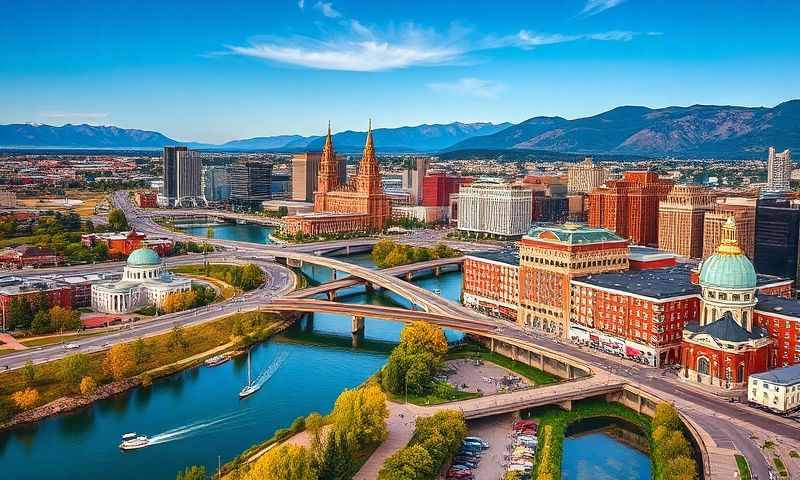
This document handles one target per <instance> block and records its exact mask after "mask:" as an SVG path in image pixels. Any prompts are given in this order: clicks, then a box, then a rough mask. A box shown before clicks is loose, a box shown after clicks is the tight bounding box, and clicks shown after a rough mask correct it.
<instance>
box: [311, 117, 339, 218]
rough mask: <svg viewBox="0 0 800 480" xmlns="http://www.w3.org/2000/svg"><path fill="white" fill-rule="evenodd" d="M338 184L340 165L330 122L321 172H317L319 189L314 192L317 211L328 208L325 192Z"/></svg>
mask: <svg viewBox="0 0 800 480" xmlns="http://www.w3.org/2000/svg"><path fill="white" fill-rule="evenodd" d="M338 186H339V166H338V165H337V163H336V152H335V151H334V150H333V137H332V136H331V123H330V122H328V135H327V136H326V137H325V146H323V147H322V156H321V158H320V160H319V173H317V190H316V191H315V192H314V211H315V212H324V211H325V210H326V206H325V194H326V193H328V192H332V191H334V190H335V189H336V187H338Z"/></svg>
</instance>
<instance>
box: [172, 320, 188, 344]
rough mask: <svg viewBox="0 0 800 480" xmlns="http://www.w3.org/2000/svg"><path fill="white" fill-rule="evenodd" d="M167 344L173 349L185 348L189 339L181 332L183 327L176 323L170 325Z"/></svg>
mask: <svg viewBox="0 0 800 480" xmlns="http://www.w3.org/2000/svg"><path fill="white" fill-rule="evenodd" d="M169 346H170V348H171V349H173V350H176V349H178V348H180V349H181V350H185V349H186V347H188V346H189V341H188V340H187V339H186V335H184V333H183V328H181V326H180V325H178V324H177V323H176V324H175V325H173V326H172V332H170V334H169Z"/></svg>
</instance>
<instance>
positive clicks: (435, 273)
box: [433, 267, 442, 277]
mask: <svg viewBox="0 0 800 480" xmlns="http://www.w3.org/2000/svg"><path fill="white" fill-rule="evenodd" d="M433 274H434V275H435V276H437V277H438V276H439V275H441V274H442V267H435V268H434V269H433Z"/></svg>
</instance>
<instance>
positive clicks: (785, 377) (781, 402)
mask: <svg viewBox="0 0 800 480" xmlns="http://www.w3.org/2000/svg"><path fill="white" fill-rule="evenodd" d="M747 401H749V402H750V403H754V404H756V405H760V406H762V407H765V408H768V409H770V410H772V411H774V412H778V413H789V412H793V411H795V410H797V409H798V408H800V365H792V366H790V367H783V368H777V369H775V370H770V371H768V372H763V373H756V374H754V375H750V379H749V381H748V385H747Z"/></svg>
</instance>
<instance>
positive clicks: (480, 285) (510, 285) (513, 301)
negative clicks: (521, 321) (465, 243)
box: [462, 251, 519, 321]
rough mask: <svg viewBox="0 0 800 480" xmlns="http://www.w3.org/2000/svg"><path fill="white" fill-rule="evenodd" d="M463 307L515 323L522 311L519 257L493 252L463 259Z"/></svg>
mask: <svg viewBox="0 0 800 480" xmlns="http://www.w3.org/2000/svg"><path fill="white" fill-rule="evenodd" d="M463 270H464V276H463V288H462V289H463V292H464V295H463V297H464V304H465V305H468V306H470V307H472V308H474V309H476V310H478V311H480V312H483V313H485V314H487V315H491V316H500V317H503V318H508V319H511V320H514V321H516V319H517V314H518V313H517V312H518V307H519V253H517V252H510V251H509V252H492V253H476V254H472V255H467V257H466V258H465V259H464V269H463Z"/></svg>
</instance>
